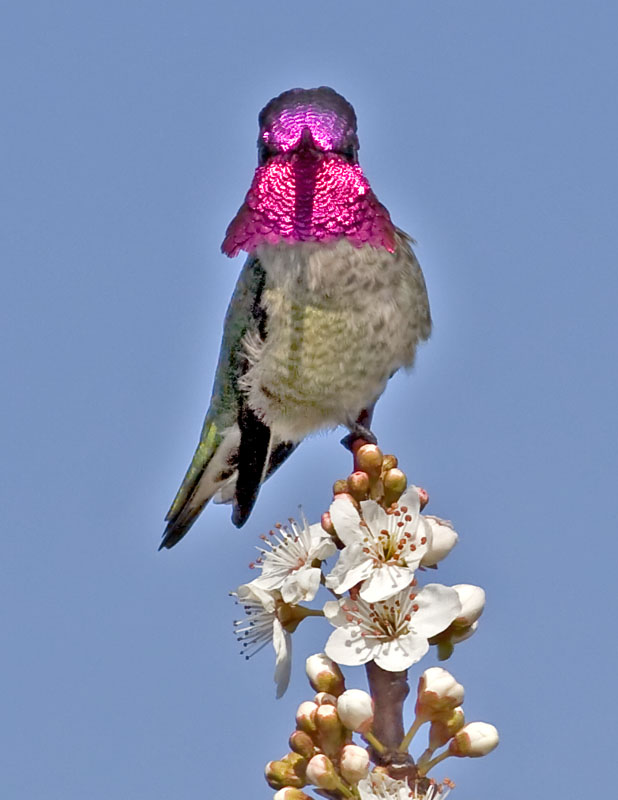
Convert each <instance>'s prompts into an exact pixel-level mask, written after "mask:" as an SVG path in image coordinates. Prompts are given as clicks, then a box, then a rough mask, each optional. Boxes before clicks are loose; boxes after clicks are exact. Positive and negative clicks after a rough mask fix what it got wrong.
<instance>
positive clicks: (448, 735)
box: [265, 653, 498, 800]
mask: <svg viewBox="0 0 618 800" xmlns="http://www.w3.org/2000/svg"><path fill="white" fill-rule="evenodd" d="M306 672H307V677H308V678H309V682H310V684H311V686H312V687H313V689H314V690H317V694H316V695H315V696H314V697H313V699H312V700H306V701H304V702H302V703H301V704H300V706H299V707H298V709H297V711H296V728H295V730H294V731H293V732H292V733H291V735H290V739H289V745H290V752H289V753H287V754H286V755H284V756H283V757H282V758H281V759H278V760H276V761H270V762H269V763H268V764H267V765H266V769H265V775H266V780H267V782H268V784H269V785H270V786H271V787H272V788H273V789H276V790H277V791H276V793H275V796H274V800H310V797H309V795H307V794H306V793H305V792H304V791H303V789H304V788H307V787H308V786H312V787H314V788H315V789H316V791H318V792H319V794H320V795H322V796H324V797H332V798H341V797H344V798H358V800H444V798H446V796H447V795H448V794H449V792H450V790H451V789H452V787H453V786H454V784H453V783H452V782H451V781H450V780H448V779H445V780H443V781H442V782H441V783H436V782H435V781H434V780H431V779H428V778H426V777H425V776H426V774H427V772H428V771H429V770H430V769H431V768H432V767H433V766H435V765H436V764H438V763H440V762H441V761H443V760H444V759H445V758H447V757H449V756H458V757H464V756H468V757H472V758H474V757H478V756H483V755H486V754H487V753H489V752H490V751H491V750H493V749H494V748H495V747H496V745H497V744H498V734H497V731H496V729H495V728H494V726H493V725H489V724H487V723H484V722H472V723H469V724H468V725H466V724H465V722H464V715H463V710H462V709H461V706H460V703H461V702H462V701H463V687H462V686H461V684H459V683H457V681H455V679H454V678H453V676H452V675H450V674H449V673H448V672H447V671H446V670H444V669H441V668H439V667H434V668H431V669H428V670H426V671H425V672H424V673H423V675H422V676H421V679H420V681H419V685H418V691H417V701H416V719H415V721H414V724H413V725H412V728H411V729H410V731H409V732H408V734H407V735H406V737H405V739H404V741H403V742H402V743H401V746H402V748H406V747H407V744H408V743H409V740H410V738H411V736H412V735H413V733H414V732H415V731H416V730H418V727H420V725H421V724H423V723H424V722H431V729H430V734H429V747H428V748H427V750H426V751H425V753H423V755H422V756H421V758H420V759H419V762H418V768H417V770H416V773H415V774H416V779H415V780H414V781H413V782H412V784H411V783H410V782H409V781H408V780H407V779H398V778H394V777H392V776H391V775H390V774H389V772H388V770H387V769H385V768H383V767H380V766H376V767H373V769H372V768H371V763H370V756H369V751H368V749H367V748H366V747H363V746H361V745H359V744H357V743H355V742H354V741H353V734H354V733H359V734H360V735H361V737H362V738H363V739H364V740H365V742H368V743H369V744H370V745H371V746H372V747H373V748H378V749H379V748H380V747H381V744H380V742H379V741H377V740H376V738H375V736H374V735H373V733H372V727H373V722H374V704H373V700H372V698H371V696H370V695H369V694H368V693H367V692H365V691H362V690H360V689H347V690H346V689H345V681H344V677H343V674H342V672H341V670H340V669H339V666H338V665H337V664H336V663H335V662H334V661H332V659H330V658H329V657H328V656H327V655H326V654H325V653H318V654H316V655H313V656H310V657H309V658H308V659H307V662H306ZM443 745H447V747H446V749H445V750H444V752H443V753H441V754H439V755H438V756H435V757H433V753H434V752H435V750H436V749H437V748H439V747H442V746H443Z"/></svg>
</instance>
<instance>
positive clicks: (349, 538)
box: [329, 497, 362, 544]
mask: <svg viewBox="0 0 618 800" xmlns="http://www.w3.org/2000/svg"><path fill="white" fill-rule="evenodd" d="M329 513H330V518H331V522H332V523H333V525H334V527H335V531H336V532H337V536H338V537H339V539H341V541H342V542H343V543H344V544H352V543H353V542H357V541H358V540H359V537H360V536H362V534H361V527H360V521H361V519H360V517H359V515H358V511H357V510H356V507H355V506H354V504H353V503H352V502H351V501H350V500H348V499H347V498H345V497H338V498H337V499H336V500H334V501H333V502H332V503H331V504H330V509H329Z"/></svg>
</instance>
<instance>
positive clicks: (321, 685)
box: [305, 653, 345, 696]
mask: <svg viewBox="0 0 618 800" xmlns="http://www.w3.org/2000/svg"><path fill="white" fill-rule="evenodd" d="M305 670H306V672H307V677H308V678H309V683H310V684H311V686H312V687H313V688H314V689H315V691H316V692H328V693H329V694H334V695H335V696H339V695H340V694H341V692H343V690H344V689H345V681H344V678H343V672H342V671H341V669H340V668H339V665H338V664H335V662H334V661H333V660H332V658H329V657H328V656H327V655H326V653H316V655H313V656H309V658H308V659H307V661H306V662H305Z"/></svg>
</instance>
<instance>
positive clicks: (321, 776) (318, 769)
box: [307, 753, 339, 790]
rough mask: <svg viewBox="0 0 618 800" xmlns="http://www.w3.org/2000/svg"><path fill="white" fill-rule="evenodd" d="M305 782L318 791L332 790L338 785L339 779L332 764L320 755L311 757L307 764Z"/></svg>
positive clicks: (328, 759)
mask: <svg viewBox="0 0 618 800" xmlns="http://www.w3.org/2000/svg"><path fill="white" fill-rule="evenodd" d="M307 780H308V781H309V783H312V784H313V785H314V786H318V787H319V788H320V789H327V790H332V789H336V788H337V786H338V785H339V777H338V776H337V773H336V771H335V767H334V766H333V762H332V761H331V760H330V758H328V757H327V756H325V755H323V754H321V753H320V754H319V755H317V756H313V758H312V759H311V761H310V762H309V764H307Z"/></svg>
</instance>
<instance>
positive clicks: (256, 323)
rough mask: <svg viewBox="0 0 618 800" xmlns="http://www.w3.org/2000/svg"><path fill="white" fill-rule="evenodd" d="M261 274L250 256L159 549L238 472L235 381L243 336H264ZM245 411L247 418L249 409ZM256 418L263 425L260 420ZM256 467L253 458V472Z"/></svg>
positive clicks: (239, 401)
mask: <svg viewBox="0 0 618 800" xmlns="http://www.w3.org/2000/svg"><path fill="white" fill-rule="evenodd" d="M264 279H265V273H264V269H263V268H262V266H261V264H260V262H259V261H258V259H257V258H254V257H252V256H250V257H249V258H248V259H247V261H246V262H245V265H244V267H243V269H242V271H241V273H240V276H239V278H238V282H237V284H236V288H235V290H234V294H233V295H232V299H231V301H230V305H229V308H228V310H227V314H226V317H225V326H224V331H223V340H222V342H221V351H220V354H219V363H218V365H217V372H216V375H215V382H214V387H213V392H212V398H211V401H210V407H209V409H208V412H207V414H206V419H205V420H204V426H203V428H202V434H201V437H200V442H199V444H198V446H197V449H196V451H195V455H194V456H193V460H192V461H191V464H190V465H189V469H188V470H187V474H186V475H185V478H184V480H183V482H182V484H181V486H180V489H179V490H178V493H177V495H176V497H175V498H174V502H173V503H172V506H171V508H170V510H169V512H168V514H167V516H166V518H165V519H166V521H167V523H168V524H167V527H166V529H165V532H164V534H163V540H162V542H161V546H160V548H159V549H161V548H162V547H166V548H170V547H173V546H174V545H175V544H176V543H177V542H178V541H180V539H181V538H182V537H183V536H184V535H185V533H187V531H188V530H189V528H190V527H191V525H192V524H193V522H194V521H195V520H196V518H197V517H198V515H199V514H200V512H201V511H202V509H203V508H204V506H205V505H206V503H207V502H208V501H209V500H210V498H211V497H212V496H213V495H214V494H216V492H218V491H219V490H221V488H222V486H224V485H225V483H226V482H227V481H230V480H232V479H233V476H235V474H236V470H237V467H238V448H239V445H240V442H241V429H242V416H243V414H242V413H241V412H242V410H243V405H244V404H243V396H242V390H241V388H240V387H239V382H240V379H241V378H242V376H243V374H244V373H245V372H246V371H247V368H248V359H247V354H246V347H245V341H246V339H247V338H249V339H253V340H255V339H256V338H258V339H262V338H263V337H264V335H265V326H266V315H265V311H264V308H263V306H262V305H261V296H262V290H263V287H264ZM244 416H245V417H246V416H247V413H245V414H244ZM257 422H258V423H259V424H260V425H263V423H260V422H259V420H257ZM239 423H240V424H239ZM245 427H246V428H247V432H245V431H244V430H242V437H243V438H245V436H246V437H247V444H248V443H249V440H250V439H251V435H250V431H251V424H250V421H249V420H248V419H247V420H246V424H245ZM264 427H265V426H264ZM261 433H262V435H261V436H260V435H259V434H258V435H257V438H258V444H260V443H261V444H260V446H261V448H262V449H263V448H264V444H263V439H264V435H263V431H262V432H261ZM268 442H270V434H269V436H268ZM269 452H270V450H269V444H268V446H267V451H266V452H265V453H264V458H268V457H269ZM255 461H256V458H253V459H252V463H254V462H255ZM256 469H257V466H256V465H255V463H254V469H253V473H255V472H256ZM263 472H264V470H263V466H262V470H261V473H260V479H261V478H262V477H263V476H262V473H263ZM251 482H252V480H249V479H247V480H246V483H248V484H250V483H251ZM257 488H259V482H258V484H257ZM257 488H256V490H255V492H254V493H255V496H257ZM246 493H247V490H245V494H246ZM249 494H251V492H249ZM254 500H255V497H254V498H253V501H254ZM243 505H244V507H246V505H247V503H246V502H244V504H243ZM251 505H252V503H251ZM249 511H250V508H249ZM241 516H244V518H243V519H242V521H241V522H240V524H242V522H244V520H245V519H246V517H247V516H248V512H247V513H245V514H244V515H241ZM237 524H239V523H238V522H237Z"/></svg>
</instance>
